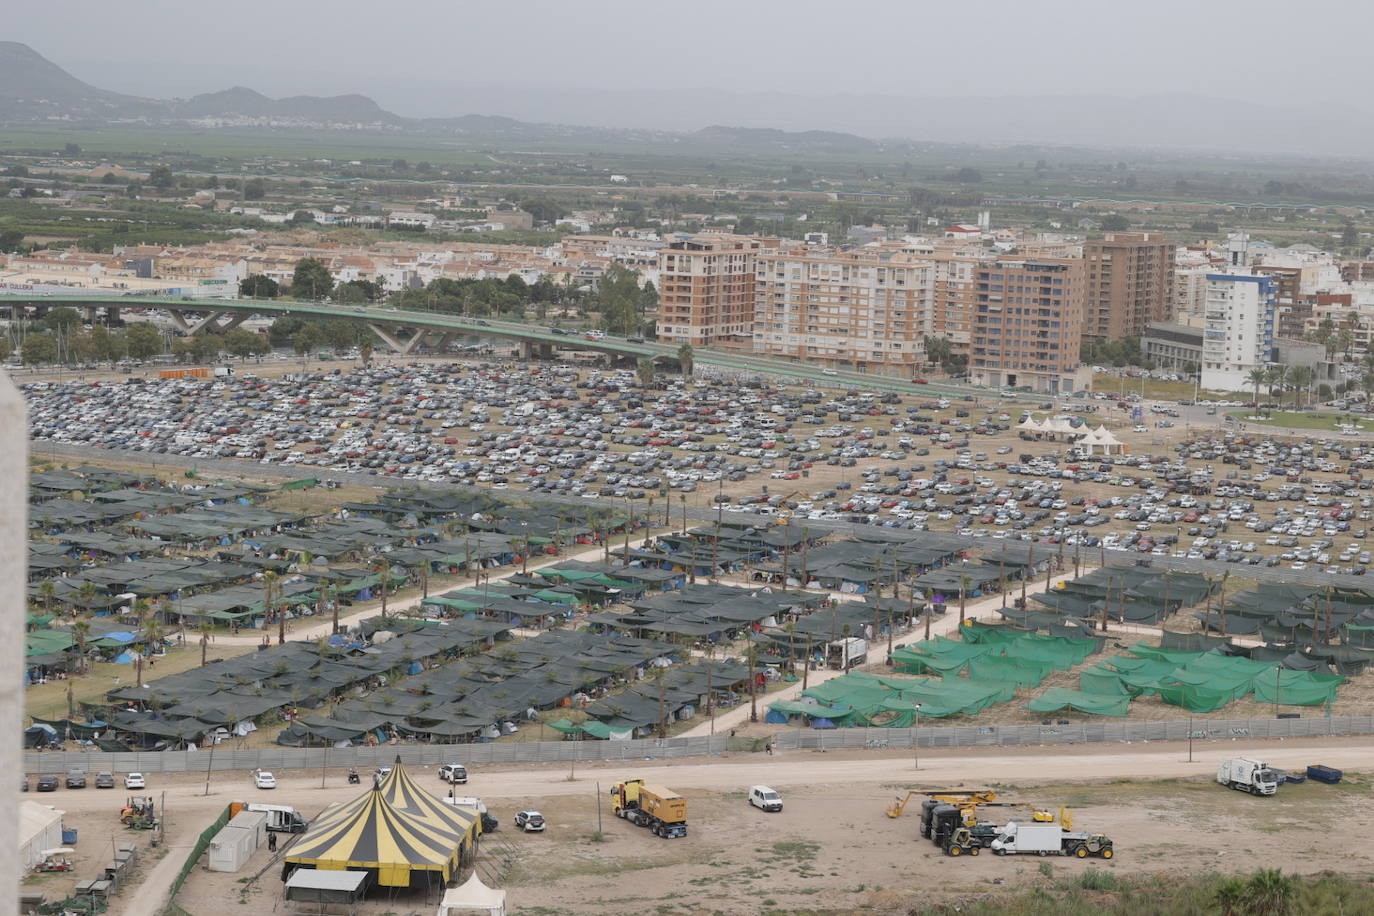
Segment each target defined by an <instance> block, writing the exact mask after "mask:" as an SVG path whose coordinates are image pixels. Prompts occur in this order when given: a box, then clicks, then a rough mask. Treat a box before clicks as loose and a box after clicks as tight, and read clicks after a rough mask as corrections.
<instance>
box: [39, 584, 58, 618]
mask: <svg viewBox="0 0 1374 916" xmlns="http://www.w3.org/2000/svg"><path fill="white" fill-rule="evenodd" d="M56 593H57V586H56V585H53V582H52V580H51V579H44V580H43V581H42V582H40V583H39V584H38V597H40V598H42V599H43V613H44V614H45V615H46V614H51V613H52V599H53V595H55V594H56Z"/></svg>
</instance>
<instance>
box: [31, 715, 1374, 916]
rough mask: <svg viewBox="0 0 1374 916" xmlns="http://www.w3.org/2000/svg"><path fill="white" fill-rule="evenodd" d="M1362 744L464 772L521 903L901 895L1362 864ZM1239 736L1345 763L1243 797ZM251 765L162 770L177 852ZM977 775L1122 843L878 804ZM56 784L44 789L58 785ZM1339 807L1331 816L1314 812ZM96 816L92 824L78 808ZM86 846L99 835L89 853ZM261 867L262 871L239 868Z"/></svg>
mask: <svg viewBox="0 0 1374 916" xmlns="http://www.w3.org/2000/svg"><path fill="white" fill-rule="evenodd" d="M1371 749H1374V739H1370V738H1351V739H1314V740H1303V741H1285V742H1274V743H1270V744H1267V745H1265V744H1261V743H1257V742H1247V743H1242V742H1207V743H1202V742H1199V743H1198V744H1197V746H1196V748H1195V750H1194V755H1193V756H1194V759H1193V761H1192V762H1190V761H1189V760H1188V749H1187V745H1186V744H1178V743H1154V744H1150V745H1148V746H1143V745H1138V746H1133V747H1128V746H1120V747H1117V746H1113V747H1111V748H1103V747H1067V748H980V749H979V750H978V751H977V753H976V755H974V756H969V755H968V754H967V752H955V751H952V750H947V749H940V750H929V751H924V752H923V753H922V755H921V758H920V761H919V765H920V769H919V770H917V769H915V768H914V765H913V764H914V761H913V759H912V758H911V757H909V756H906V755H899V754H897V753H895V752H886V751H843V752H829V753H823V752H819V751H794V752H786V753H781V754H779V755H778V756H776V757H767V756H764V755H760V754H730V755H726V756H723V757H720V758H714V759H710V760H706V759H703V758H695V759H692V760H685V761H674V762H671V763H669V762H664V761H643V762H641V763H640V764H638V765H636V766H633V767H627V766H623V765H598V766H595V767H590V766H589V767H585V768H584V767H579V768H578V770H577V772H576V774H575V776H576V778H575V779H573V780H570V779H569V778H568V777H569V773H568V771H567V769H566V768H565V767H562V766H550V765H535V766H521V767H519V768H518V769H515V768H512V769H502V768H497V767H489V768H488V767H484V768H481V769H480V770H475V771H473V772H472V777H473V778H472V782H471V783H470V784H469V787H468V788H469V791H471V792H472V793H474V794H480V795H481V796H482V797H483V798H484V800H485V801H486V802H487V804H488V806H489V807H490V808H491V809H492V812H493V813H494V814H496V815H497V816H498V817H499V818H500V819H501V823H502V827H501V828H500V829H499V830H498V831H497V832H496V833H494V834H491V835H489V836H488V837H486V838H485V839H484V841H483V844H482V847H481V851H480V853H479V857H478V870H479V874H480V875H481V876H482V877H483V879H484V880H485V881H487V883H489V884H496V885H498V886H501V887H505V888H506V889H507V890H508V891H509V895H510V896H509V906H510V912H511V914H512V916H556V914H584V913H585V914H597V916H622V914H623V916H638V914H644V913H661V914H680V916H717V914H719V916H746V914H757V913H768V912H776V913H800V912H804V913H811V914H841V913H853V912H871V913H875V914H887V913H891V914H905V913H906V912H907V911H908V910H909V909H910V908H911V907H912V906H915V905H920V904H926V903H936V902H944V903H958V902H960V901H968V900H970V899H972V898H975V897H981V896H984V895H993V894H996V893H998V892H1001V891H1004V890H1008V889H1012V888H1021V887H1034V886H1048V885H1049V883H1050V881H1051V879H1052V877H1064V876H1071V875H1075V874H1078V873H1079V872H1081V871H1083V870H1085V869H1088V868H1098V869H1105V870H1109V871H1112V872H1115V873H1118V874H1137V873H1148V874H1154V875H1167V874H1170V873H1176V872H1180V871H1186V872H1189V873H1197V872H1200V871H1219V872H1230V871H1237V872H1239V871H1249V870H1253V869H1254V868H1256V867H1258V866H1261V865H1274V864H1281V865H1282V867H1283V869H1284V870H1285V871H1287V872H1299V873H1303V872H1316V871H1321V870H1332V871H1336V872H1341V873H1348V874H1368V873H1370V870H1371V869H1374V849H1370V848H1368V847H1367V846H1365V845H1363V844H1352V843H1351V842H1349V839H1350V837H1352V836H1360V835H1362V834H1363V833H1364V832H1367V829H1371V828H1374V805H1370V804H1369V802H1370V801H1371V795H1374V779H1371V777H1370V776H1369V775H1367V774H1365V773H1353V774H1352V773H1351V770H1352V769H1359V768H1360V767H1367V766H1368V763H1369V760H1370V759H1374V758H1371V756H1370V751H1371ZM1238 755H1250V756H1259V757H1261V758H1263V759H1265V760H1268V761H1269V762H1271V763H1273V764H1274V765H1276V766H1283V767H1286V768H1288V769H1298V768H1300V767H1301V766H1303V765H1305V764H1308V763H1317V762H1322V763H1326V764H1328V765H1332V766H1336V767H1339V768H1343V769H1345V770H1346V771H1347V776H1346V779H1345V781H1344V782H1342V783H1341V784H1340V785H1337V786H1325V785H1321V784H1319V783H1307V784H1304V785H1297V786H1285V787H1283V788H1282V789H1281V790H1280V793H1279V795H1278V796H1277V797H1275V798H1268V799H1264V798H1252V797H1251V796H1248V795H1242V794H1241V793H1238V792H1232V791H1229V790H1226V789H1223V788H1222V787H1220V786H1218V785H1216V784H1215V782H1213V781H1212V780H1211V774H1212V773H1213V772H1214V771H1215V767H1216V764H1217V762H1218V761H1220V760H1221V759H1223V758H1225V757H1229V756H1238ZM414 775H415V777H416V778H417V780H419V782H420V785H421V786H423V787H426V788H430V787H431V786H432V790H433V791H435V792H436V793H437V792H439V791H440V783H439V782H438V780H437V778H435V775H434V772H433V770H432V768H416V770H415V771H414ZM278 776H279V778H280V780H281V785H280V788H279V789H278V790H277V792H276V793H275V794H273V795H271V796H270V797H262V796H265V795H266V793H256V796H257V797H259V798H260V800H263V801H271V802H274V803H277V804H291V805H294V806H296V807H297V808H299V809H300V810H301V811H302V812H304V813H305V814H306V815H307V816H308V817H314V816H315V815H316V814H318V812H319V811H320V810H322V809H323V808H324V807H325V806H326V805H327V804H330V803H332V802H335V801H340V800H343V799H346V798H350V797H352V796H353V795H354V794H355V793H356V792H357V789H356V788H354V787H349V786H347V785H346V784H345V782H344V778H343V772H342V771H331V772H330V773H329V774H328V776H327V782H328V787H327V788H325V789H321V788H320V774H319V773H305V772H286V773H280V774H278ZM627 776H644V777H646V778H648V779H649V780H650V781H651V782H654V783H660V784H663V785H666V786H669V787H671V788H673V789H675V790H677V791H679V792H680V793H682V794H683V795H685V796H686V797H687V798H688V802H689V806H690V807H689V810H690V824H691V828H690V830H691V832H690V833H689V835H688V836H687V837H686V838H684V839H679V840H660V839H657V838H655V837H653V836H652V835H651V834H649V833H648V831H646V830H643V829H641V828H637V827H634V826H632V825H631V824H629V823H627V822H625V821H620V820H618V819H616V818H615V817H614V816H613V815H612V814H611V809H610V805H609V801H610V799H609V796H608V795H607V794H605V793H608V791H609V787H610V785H611V783H612V782H613V781H615V780H618V779H622V778H625V777H627ZM756 783H766V784H768V785H771V786H773V787H774V788H776V789H777V790H778V791H779V792H780V793H781V794H782V795H783V798H784V800H785V803H786V808H785V810H784V811H783V812H782V813H780V814H765V813H763V812H761V811H758V810H756V809H754V808H751V807H749V805H748V804H747V803H746V801H745V792H746V790H747V787H748V786H749V785H750V784H756ZM248 784H249V782H248V777H247V775H246V774H217V776H216V779H215V781H214V784H213V786H212V789H211V795H210V796H209V797H205V796H203V794H202V793H203V791H204V786H203V781H202V780H201V778H200V777H198V776H196V775H195V774H179V775H168V776H165V777H161V776H159V777H157V782H156V786H157V789H158V790H161V789H162V788H164V787H165V789H166V792H167V798H168V805H169V811H170V814H171V824H172V828H171V829H170V830H169V843H170V845H171V846H172V847H173V849H172V855H174V856H184V855H185V849H184V846H183V844H184V843H189V842H190V840H189V839H188V838H194V835H195V833H196V832H198V831H199V830H200V829H201V828H202V827H203V825H204V823H208V822H209V820H211V819H212V818H213V817H214V816H215V814H216V813H217V812H218V811H219V810H222V808H223V806H224V805H225V804H226V803H227V802H228V801H230V800H232V799H235V798H247V797H250V796H251V795H252V793H250V791H249V790H247V789H246V787H247V786H248ZM970 786H980V787H982V786H986V787H990V788H993V789H995V790H996V791H997V792H998V793H999V794H1000V796H1001V798H1002V800H1006V801H1016V802H1027V803H1031V804H1034V805H1037V806H1041V807H1047V808H1055V809H1057V808H1058V807H1059V806H1060V805H1067V806H1069V807H1070V808H1071V809H1072V814H1073V818H1074V828H1075V829H1077V830H1086V831H1091V832H1101V833H1104V834H1106V835H1108V836H1110V837H1111V838H1112V839H1113V841H1114V842H1115V844H1116V853H1117V855H1116V857H1115V858H1114V859H1112V860H1110V861H1104V860H1100V859H1088V860H1086V861H1081V860H1077V859H1067V858H1053V859H1040V858H1036V859H1020V858H1001V857H996V856H992V855H987V854H984V855H982V856H979V857H977V858H964V859H951V858H947V857H945V856H944V855H943V854H941V853H940V852H939V851H938V850H937V849H935V848H934V847H933V846H931V845H929V843H928V842H927V841H925V840H922V839H920V837H919V836H918V834H917V817H916V816H915V815H916V810H917V808H916V804H915V803H914V802H913V803H912V805H911V806H910V807H908V809H907V812H906V814H905V815H904V816H902V817H901V818H898V819H889V818H888V817H886V816H884V813H883V811H884V808H886V806H887V805H888V804H889V803H890V802H891V801H892V800H893V798H894V796H896V795H897V794H899V793H905V792H906V791H907V790H909V789H929V788H957V787H965V788H967V787H970ZM61 794H62V793H58V794H57V796H54V799H55V801H62V800H64V799H62V798H61V797H60V796H61ZM78 796H79V797H78ZM109 798H110V796H109V795H102V796H96V795H95V794H94V793H93V792H91V791H89V790H88V791H87V792H84V793H75V792H74V793H71V794H70V795H69V796H68V798H67V799H65V800H66V801H68V803H69V805H70V808H71V815H70V817H69V821H71V822H74V823H77V824H79V825H80V827H81V830H82V839H81V843H80V844H79V848H81V849H82V853H83V854H87V853H86V850H89V849H90V848H91V847H90V846H89V845H88V837H90V838H94V839H95V842H96V844H97V846H99V844H100V843H102V842H105V841H104V840H103V839H102V838H101V836H102V834H101V828H100V827H99V826H98V823H105V824H106V825H108V824H109V823H111V822H112V821H113V818H112V817H110V816H109V812H107V811H105V810H104V808H106V807H108V805H99V804H98V802H97V799H98V801H99V802H105V801H107V799H109ZM598 802H600V821H599V822H598ZM526 807H536V808H538V809H539V810H540V811H542V812H543V814H544V815H545V817H546V818H547V820H548V824H549V827H548V830H547V832H545V833H544V834H521V833H517V832H514V831H512V830H511V826H510V825H511V818H512V816H513V815H514V813H515V812H516V811H518V810H521V809H523V808H526ZM87 809H89V810H87ZM991 811H992V812H993V813H996V809H991ZM1337 818H1339V820H1340V823H1341V825H1342V826H1341V829H1340V830H1339V831H1329V830H1320V829H1313V825H1314V824H1322V823H1331V822H1333V821H1336V820H1337ZM991 820H993V821H994V822H995V821H998V820H1000V818H997V817H993V818H991ZM88 821H91V822H97V824H96V825H92V826H88ZM598 826H599V828H600V831H601V838H602V839H601V840H600V841H598V840H597V838H596V835H597V831H598ZM105 829H106V830H107V831H108V829H109V828H108V826H107V827H106V828H105ZM88 831H89V832H88ZM105 848H106V847H104V846H99V849H101V850H103V849H105ZM1280 849H1281V850H1282V853H1281V856H1278V857H1276V851H1277V850H1280ZM95 858H99V855H95V856H93V857H92V859H91V861H94V859H95ZM269 866H270V867H269ZM264 868H265V869H266V871H265V873H264V874H263V876H262V878H261V879H260V880H258V881H256V882H247V881H245V880H244V879H245V878H247V877H248V876H250V875H253V874H256V873H257V872H259V871H261V870H263V869H264ZM143 874H145V875H146V874H147V871H144V872H143ZM58 877H59V878H60V877H63V876H58ZM55 884H56V882H54V885H55ZM155 896H156V895H155V893H154V890H153V888H151V887H149V888H147V889H146V892H145V891H144V890H142V889H133V888H130V889H128V890H126V891H125V892H123V893H121V894H120V895H119V896H118V897H117V898H115V899H114V900H113V901H112V906H111V908H110V911H109V912H110V914H111V916H126V914H128V916H141V914H142V913H143V912H145V911H144V910H143V909H142V908H141V904H142V903H143V902H144V901H146V900H148V899H152V898H154V897H155ZM177 903H178V905H179V906H181V907H182V908H183V909H184V910H185V911H186V912H187V913H189V914H192V916H206V914H214V913H217V912H220V911H222V910H223V909H224V908H226V907H228V908H229V911H230V912H233V913H241V914H243V916H260V914H261V916H266V914H273V913H277V912H280V911H281V908H282V906H283V901H282V900H281V882H280V877H279V869H278V867H277V866H276V865H273V864H272V863H271V860H270V857H269V856H268V855H267V853H265V852H261V851H260V852H259V853H258V855H257V856H256V857H255V858H254V859H253V860H252V861H251V862H250V863H249V864H248V865H247V867H246V868H245V869H244V870H243V871H242V872H240V873H239V874H215V873H211V872H208V871H206V870H205V869H204V868H202V867H197V868H196V869H194V870H193V871H192V872H191V877H190V879H189V880H188V882H187V884H186V885H185V888H184V889H183V890H182V892H181V894H180V895H179V896H178V898H177ZM433 909H434V907H433V901H432V900H431V901H426V900H425V899H424V896H423V894H419V893H415V894H408V895H402V896H400V897H398V898H396V899H391V900H388V899H385V898H379V899H374V900H369V901H368V902H367V903H366V904H365V905H364V907H363V909H362V911H361V912H362V913H364V914H366V916H384V914H388V913H390V914H395V916H409V914H412V913H414V914H417V916H418V914H427V913H432V912H433Z"/></svg>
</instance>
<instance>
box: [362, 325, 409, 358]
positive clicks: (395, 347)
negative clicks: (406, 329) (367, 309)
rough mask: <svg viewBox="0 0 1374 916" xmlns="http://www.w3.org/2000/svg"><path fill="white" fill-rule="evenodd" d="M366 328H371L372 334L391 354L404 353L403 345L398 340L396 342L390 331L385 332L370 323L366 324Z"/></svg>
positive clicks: (380, 327) (379, 326)
mask: <svg viewBox="0 0 1374 916" xmlns="http://www.w3.org/2000/svg"><path fill="white" fill-rule="evenodd" d="M367 326H368V327H369V328H371V329H372V333H374V334H376V335H377V336H378V337H379V338H380V339H381V341H382V343H384V344H386V345H387V346H388V347H390V348H391V349H392V351H393V352H395V353H404V352H405V344H404V343H403V342H401V341H400V340H397V339H396V337H395V336H394V335H393V334H392V333H391V332H390V331H388V330H386V329H385V328H383V327H382V326H381V325H379V324H375V323H373V322H371V321H369V322H368V323H367Z"/></svg>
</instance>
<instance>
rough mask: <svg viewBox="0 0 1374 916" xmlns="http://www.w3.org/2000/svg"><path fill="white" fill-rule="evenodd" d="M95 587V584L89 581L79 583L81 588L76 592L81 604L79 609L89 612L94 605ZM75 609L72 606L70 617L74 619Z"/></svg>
mask: <svg viewBox="0 0 1374 916" xmlns="http://www.w3.org/2000/svg"><path fill="white" fill-rule="evenodd" d="M95 595H96V587H95V583H94V582H92V581H90V580H89V579H88V580H86V581H85V582H82V583H81V587H80V588H78V589H77V590H76V597H77V599H78V600H79V601H80V602H81V609H82V610H84V611H87V612H89V611H90V610H91V608H92V607H93V606H94V605H95ZM76 612H77V608H76V606H75V605H73V606H72V616H73V617H75V616H76Z"/></svg>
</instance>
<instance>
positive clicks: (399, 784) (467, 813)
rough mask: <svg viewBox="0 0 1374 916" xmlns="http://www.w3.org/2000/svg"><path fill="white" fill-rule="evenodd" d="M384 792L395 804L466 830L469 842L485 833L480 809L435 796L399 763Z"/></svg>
mask: <svg viewBox="0 0 1374 916" xmlns="http://www.w3.org/2000/svg"><path fill="white" fill-rule="evenodd" d="M381 792H382V797H383V798H385V799H386V800H387V802H388V803H390V804H391V806H392V807H394V808H397V809H399V810H401V811H404V812H406V813H407V814H412V815H414V816H415V817H418V818H422V819H423V820H426V821H429V822H430V823H433V824H436V825H440V826H443V827H446V828H448V829H450V830H458V831H462V832H463V834H464V835H465V836H466V837H467V838H468V840H469V842H470V841H471V839H472V838H474V837H476V836H477V835H478V834H480V833H481V832H482V824H481V819H480V818H479V817H478V816H477V809H476V808H468V807H463V806H461V805H450V804H448V803H447V802H444V801H442V800H441V799H438V798H435V797H434V796H433V795H431V794H429V793H428V792H426V791H425V790H424V789H422V788H420V786H419V785H417V784H416V782H415V780H413V779H411V778H410V773H408V772H407V771H406V768H405V767H403V766H401V765H400V764H399V763H398V764H396V765H395V766H393V767H392V768H391V772H390V773H388V774H387V776H386V778H385V779H383V780H382V784H381Z"/></svg>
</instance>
